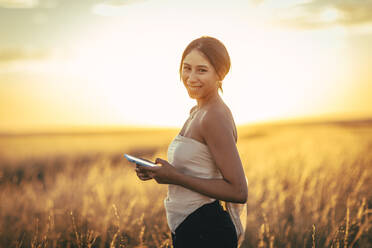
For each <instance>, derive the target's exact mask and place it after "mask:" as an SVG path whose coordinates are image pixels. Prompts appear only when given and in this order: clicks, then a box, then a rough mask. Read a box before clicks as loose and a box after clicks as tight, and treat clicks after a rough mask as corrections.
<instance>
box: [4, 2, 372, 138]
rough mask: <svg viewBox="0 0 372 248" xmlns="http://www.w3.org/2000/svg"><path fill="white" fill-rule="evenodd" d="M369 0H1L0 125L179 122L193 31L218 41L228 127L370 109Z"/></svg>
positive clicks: (185, 102)
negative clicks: (224, 52) (226, 63)
mask: <svg viewBox="0 0 372 248" xmlns="http://www.w3.org/2000/svg"><path fill="white" fill-rule="evenodd" d="M371 13H372V0H364V1H362V0H359V1H355V0H339V1H330V0H308V1H294V0H283V1H278V0H276V1H274V0H271V1H265V0H251V1H248V0H241V1H238V0H230V1H218V0H207V1H196V0H195V1H194V0H188V1H177V0H108V1H103V0H101V1H100V0H81V1H80V0H39V1H38V0H0V131H7V130H21V129H22V130H23V129H38V128H39V129H43V128H53V127H63V126H80V125H82V126H89V125H98V126H106V125H109V126H120V125H157V126H175V127H180V126H181V125H182V124H183V122H184V121H185V120H186V118H187V116H188V112H189V109H190V108H191V107H192V106H193V105H194V104H195V101H194V100H192V99H190V98H189V97H188V94H187V91H186V90H185V89H184V87H183V84H182V83H181V82H180V80H179V75H178V67H179V62H180V58H181V55H182V52H183V50H184V48H185V47H186V46H187V44H188V43H189V42H190V41H192V40H193V39H196V38H199V37H200V36H202V35H209V36H214V37H216V38H218V39H220V40H221V41H222V42H223V43H224V44H225V46H226V47H227V49H228V51H229V53H230V57H231V60H232V67H231V71H230V73H229V74H228V76H227V77H226V78H225V80H224V82H223V89H224V93H223V94H222V97H223V99H224V100H225V102H226V103H227V104H228V106H229V107H230V109H231V110H232V112H233V114H234V118H235V121H236V123H237V124H245V123H253V122H261V121H272V120H281V119H293V118H310V117H317V118H319V117H321V118H369V117H372V100H371V99H372V69H371V68H372V14H371Z"/></svg>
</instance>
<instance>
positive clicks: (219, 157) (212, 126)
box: [141, 110, 248, 203]
mask: <svg viewBox="0 0 372 248" xmlns="http://www.w3.org/2000/svg"><path fill="white" fill-rule="evenodd" d="M222 114H223V113H219V112H217V111H213V110H212V111H209V113H208V114H207V115H206V116H205V117H204V118H203V119H202V122H201V131H202V136H203V138H204V140H205V141H206V143H207V145H208V147H209V150H210V151H211V153H212V156H213V158H214V160H215V163H216V165H217V167H218V168H219V170H220V172H221V174H222V177H223V178H222V179H203V178H198V177H193V176H189V175H185V174H182V173H179V172H178V171H177V170H176V169H175V168H174V167H173V166H172V165H170V164H169V163H168V162H167V161H165V160H162V159H156V161H155V163H160V164H162V166H161V167H158V168H144V167H141V170H145V171H149V174H150V176H151V177H152V178H154V179H155V180H156V181H157V182H158V183H166V184H176V185H180V186H183V187H185V188H188V189H191V190H194V191H196V192H199V193H201V194H203V195H207V196H209V197H212V198H216V199H219V200H224V201H229V202H238V203H245V202H246V201H247V195H248V189H247V182H246V179H245V175H244V170H243V166H242V163H241V160H240V157H239V153H238V150H237V147H236V144H235V139H234V135H233V128H232V127H231V123H230V122H229V120H227V119H226V118H224V117H223V116H222Z"/></svg>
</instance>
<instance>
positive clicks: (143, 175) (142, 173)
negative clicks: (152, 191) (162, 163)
mask: <svg viewBox="0 0 372 248" xmlns="http://www.w3.org/2000/svg"><path fill="white" fill-rule="evenodd" d="M143 167H144V166H140V165H137V166H136V169H135V170H136V173H137V177H138V178H139V179H141V180H142V181H147V180H150V179H152V177H151V176H150V175H149V173H148V171H145V170H143V169H142V168H143Z"/></svg>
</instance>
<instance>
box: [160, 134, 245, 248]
mask: <svg viewBox="0 0 372 248" xmlns="http://www.w3.org/2000/svg"><path fill="white" fill-rule="evenodd" d="M167 157H168V162H169V163H170V164H171V165H173V166H174V167H175V168H177V170H178V171H180V172H181V173H183V174H186V175H191V176H196V177H200V178H222V175H221V173H220V171H219V170H218V168H217V166H216V165H215V162H214V160H213V158H212V154H211V152H210V151H209V148H208V146H207V145H205V144H203V143H201V142H199V141H197V140H194V139H192V138H188V137H184V136H182V135H180V134H178V135H177V136H176V137H175V138H174V139H173V141H172V142H171V143H170V145H169V147H168V153H167ZM215 200H216V199H213V198H210V197H208V196H205V195H202V194H200V193H198V192H195V191H192V190H189V189H187V188H184V187H182V186H178V185H173V184H169V185H168V194H167V197H166V198H165V200H164V205H165V210H166V215H167V221H168V226H169V228H170V230H171V232H173V233H174V232H175V230H176V228H177V227H178V225H179V224H181V223H182V221H183V220H185V218H186V217H187V216H188V215H189V214H191V213H192V212H194V211H195V210H196V209H198V208H199V207H201V206H202V205H204V204H207V203H211V202H213V201H215ZM226 208H227V211H228V212H229V214H230V216H231V219H232V221H233V223H234V226H235V229H236V233H237V236H238V243H239V245H240V244H241V242H242V241H243V239H244V232H245V224H246V204H238V203H232V202H226Z"/></svg>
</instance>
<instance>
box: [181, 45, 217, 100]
mask: <svg viewBox="0 0 372 248" xmlns="http://www.w3.org/2000/svg"><path fill="white" fill-rule="evenodd" d="M181 78H182V81H183V84H184V85H185V87H186V89H187V92H188V93H189V96H190V97H191V98H193V99H202V98H204V97H207V96H209V95H210V94H217V92H218V87H217V81H218V75H217V73H216V71H215V69H214V67H213V66H212V65H211V64H210V63H209V61H208V59H207V58H206V57H205V56H204V54H203V53H201V52H199V51H198V50H196V49H194V50H192V51H191V52H190V53H189V54H187V55H186V57H185V58H184V60H183V63H182V75H181Z"/></svg>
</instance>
